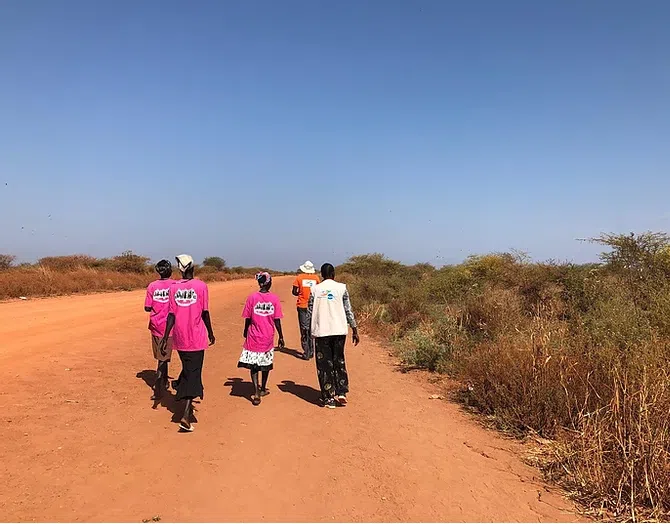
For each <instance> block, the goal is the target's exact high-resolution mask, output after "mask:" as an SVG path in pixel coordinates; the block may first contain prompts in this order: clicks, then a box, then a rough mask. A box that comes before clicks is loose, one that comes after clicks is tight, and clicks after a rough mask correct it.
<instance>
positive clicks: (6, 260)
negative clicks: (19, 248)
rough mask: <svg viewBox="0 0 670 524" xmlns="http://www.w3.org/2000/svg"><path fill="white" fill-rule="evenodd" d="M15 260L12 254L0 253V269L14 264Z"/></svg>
mask: <svg viewBox="0 0 670 524" xmlns="http://www.w3.org/2000/svg"><path fill="white" fill-rule="evenodd" d="M15 260H16V257H15V256H14V255H0V269H9V268H10V267H12V266H13V265H14V261H15Z"/></svg>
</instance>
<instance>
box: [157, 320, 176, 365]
mask: <svg viewBox="0 0 670 524" xmlns="http://www.w3.org/2000/svg"><path fill="white" fill-rule="evenodd" d="M173 327H174V313H168V317H167V323H166V324H165V333H164V334H163V340H161V345H160V351H161V355H163V356H166V355H167V351H166V349H165V348H167V341H168V338H170V333H172V328H173Z"/></svg>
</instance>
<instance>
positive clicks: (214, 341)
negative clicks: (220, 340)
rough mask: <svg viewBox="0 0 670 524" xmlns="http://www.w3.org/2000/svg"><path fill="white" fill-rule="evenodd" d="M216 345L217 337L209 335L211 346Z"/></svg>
mask: <svg viewBox="0 0 670 524" xmlns="http://www.w3.org/2000/svg"><path fill="white" fill-rule="evenodd" d="M215 343H216V337H215V336H214V333H211V334H210V335H209V345H210V346H213V345H214V344H215Z"/></svg>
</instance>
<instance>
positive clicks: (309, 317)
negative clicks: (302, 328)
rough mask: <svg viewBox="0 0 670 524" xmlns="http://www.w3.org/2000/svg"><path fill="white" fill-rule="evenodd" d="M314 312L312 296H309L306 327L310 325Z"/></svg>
mask: <svg viewBox="0 0 670 524" xmlns="http://www.w3.org/2000/svg"><path fill="white" fill-rule="evenodd" d="M313 311H314V295H312V294H311V293H310V294H309V300H308V301H307V320H306V322H307V325H309V326H311V325H312V312H313Z"/></svg>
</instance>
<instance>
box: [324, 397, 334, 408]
mask: <svg viewBox="0 0 670 524" xmlns="http://www.w3.org/2000/svg"><path fill="white" fill-rule="evenodd" d="M323 405H324V406H325V407H327V408H328V409H336V408H337V403H336V402H335V399H334V398H329V399H328V400H326V401H325V402H324V403H323Z"/></svg>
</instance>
